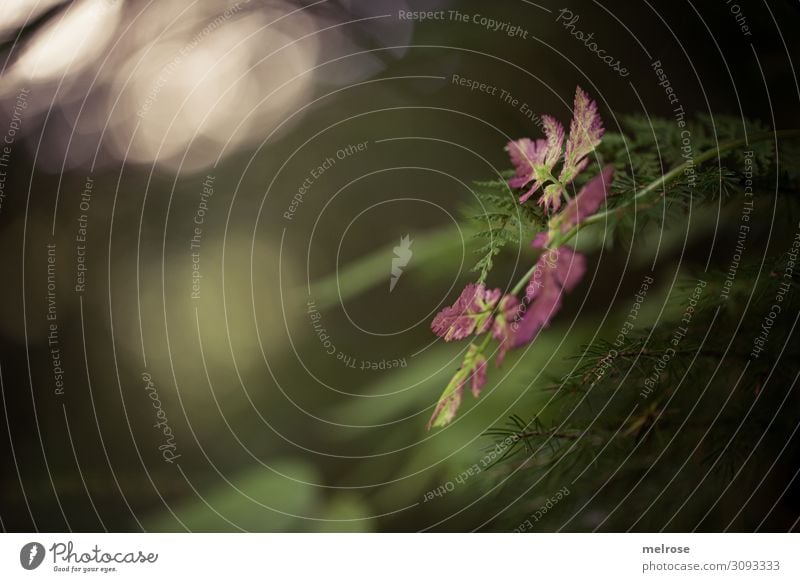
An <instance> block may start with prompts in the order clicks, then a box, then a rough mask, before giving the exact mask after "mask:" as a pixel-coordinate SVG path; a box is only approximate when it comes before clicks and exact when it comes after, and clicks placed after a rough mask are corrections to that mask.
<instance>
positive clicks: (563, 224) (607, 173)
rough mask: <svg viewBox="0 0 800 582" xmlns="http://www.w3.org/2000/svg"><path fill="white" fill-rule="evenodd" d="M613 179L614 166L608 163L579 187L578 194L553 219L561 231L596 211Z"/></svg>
mask: <svg viewBox="0 0 800 582" xmlns="http://www.w3.org/2000/svg"><path fill="white" fill-rule="evenodd" d="M613 179H614V166H610V165H609V166H606V167H605V168H603V171H602V172H600V173H599V174H598V175H597V176H595V177H594V178H592V179H591V180H589V181H588V182H587V183H586V185H585V186H584V187H583V188H581V191H580V192H578V195H577V196H575V198H573V199H572V200H570V201H569V202H568V203H567V205H566V206H565V207H564V210H562V211H561V212H560V213H559V214H558V216H557V217H556V218H555V219H554V221H555V222H556V223H557V224H558V228H559V229H560V230H561V232H567V231H568V230H569V229H570V228H572V227H573V226H575V225H577V224H580V223H582V222H583V221H584V220H586V219H587V218H588V217H590V216H591V215H593V214H594V213H596V212H597V211H598V209H599V208H600V207H601V206H602V205H603V203H604V202H605V201H606V198H607V197H608V189H609V187H610V186H611V181H612V180H613Z"/></svg>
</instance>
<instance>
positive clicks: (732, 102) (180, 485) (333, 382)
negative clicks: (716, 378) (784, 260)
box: [0, 0, 800, 531]
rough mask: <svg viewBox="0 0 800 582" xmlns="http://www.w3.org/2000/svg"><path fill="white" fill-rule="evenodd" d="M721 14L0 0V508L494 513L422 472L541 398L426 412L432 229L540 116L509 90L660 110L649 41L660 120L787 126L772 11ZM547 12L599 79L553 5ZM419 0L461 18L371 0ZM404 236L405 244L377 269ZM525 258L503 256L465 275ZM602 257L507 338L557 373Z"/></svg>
mask: <svg viewBox="0 0 800 582" xmlns="http://www.w3.org/2000/svg"><path fill="white" fill-rule="evenodd" d="M736 6H737V7H739V12H737V13H736V14H734V13H733V12H732V9H731V3H726V2H724V1H719V2H684V1H677V2H672V1H669V2H667V1H658V2H650V3H648V2H635V3H630V2H584V1H578V0H574V1H572V2H570V3H569V5H568V6H564V5H562V4H553V3H552V2H549V1H548V0H542V1H541V2H537V3H532V2H525V1H509V2H492V3H490V2H477V1H476V2H469V1H464V2H462V1H458V2H456V1H453V0H441V1H431V2H425V1H422V0H420V1H418V2H412V1H410V0H409V1H402V0H397V1H389V0H381V1H377V2H368V1H366V0H362V1H358V0H352V1H346V0H330V1H322V2H314V3H311V2H299V1H298V2H278V1H268V0H250V1H246V2H245V1H242V2H238V3H236V2H233V1H232V0H231V1H226V0H202V1H173V0H159V1H158V2H151V1H146V0H82V1H76V2H63V1H59V0H39V1H38V2H37V1H36V0H5V2H4V3H3V7H2V10H1V11H0V43H2V44H0V49H1V50H2V53H1V54H2V62H3V67H2V73H1V74H0V108H1V111H0V134H3V135H4V136H5V143H3V144H0V147H2V146H5V150H3V152H5V156H4V157H3V158H2V161H3V164H2V168H0V171H2V172H3V175H2V176H1V177H0V178H2V179H3V181H2V182H0V186H1V187H2V191H1V192H2V194H3V196H2V205H1V206H0V239H1V242H0V249H2V251H1V252H2V257H3V260H2V263H1V266H0V269H1V271H0V272H1V273H2V279H1V280H2V282H3V285H2V288H0V293H2V301H0V342H2V356H1V357H0V371H1V373H2V402H1V404H2V408H3V415H2V416H0V425H2V427H0V451H2V456H0V462H2V468H0V471H2V489H0V520H2V521H1V525H2V528H3V529H4V530H10V531H20V530H45V531H64V530H78V531H103V530H109V531H139V530H148V531H153V530H157V531H161V530H166V531H183V530H185V529H190V530H200V531H238V530H249V531H387V530H388V531H395V530H420V529H428V528H430V529H446V530H456V531H460V530H470V529H473V528H476V527H482V526H483V524H485V523H486V522H487V521H488V520H490V519H491V518H492V516H494V515H495V514H496V513H497V512H498V511H503V510H504V508H503V507H501V506H500V505H499V503H498V501H497V500H496V499H495V498H494V497H493V495H487V494H486V493H487V491H489V488H490V486H491V478H490V477H486V478H484V476H479V478H478V477H475V478H470V480H469V482H468V483H466V484H465V486H464V487H460V488H458V489H457V490H456V491H453V492H452V493H448V494H447V495H445V496H443V497H441V498H437V499H436V502H424V499H425V494H426V492H428V491H430V490H432V489H436V488H437V487H439V486H440V485H442V484H443V483H445V482H447V481H448V480H451V479H452V478H453V477H454V476H456V475H459V474H460V473H461V472H462V471H464V470H465V469H466V468H469V467H470V466H472V465H473V464H474V463H477V462H478V461H479V459H481V458H482V457H483V455H484V454H485V451H484V447H486V446H487V444H491V443H490V441H487V440H486V439H485V437H484V436H482V434H483V432H484V431H485V430H486V429H487V428H489V427H490V426H492V425H493V424H495V423H497V422H501V421H502V420H503V419H504V418H505V417H506V416H507V415H508V413H509V410H510V408H511V407H513V406H515V405H517V404H519V402H521V401H525V402H527V403H529V405H531V406H535V403H536V402H537V399H540V398H541V396H540V395H539V394H538V393H537V391H536V389H535V388H536V387H535V386H531V385H530V383H529V381H528V380H527V379H526V378H525V376H524V375H523V374H521V373H520V372H518V371H516V370H517V369H516V368H514V367H513V365H510V366H509V367H508V370H506V371H504V372H503V381H502V382H499V383H497V385H496V386H495V387H494V388H493V389H491V390H488V391H486V392H485V393H484V394H483V395H482V396H481V399H480V400H479V401H477V402H476V401H473V399H472V398H471V397H469V398H466V399H465V403H464V405H463V407H462V411H461V417H460V418H459V421H458V422H457V423H455V424H454V425H452V426H451V427H448V428H447V429H446V430H443V431H439V432H436V431H434V432H426V430H425V423H426V422H427V419H428V417H429V415H430V413H431V411H432V406H433V404H434V403H435V401H436V398H437V397H438V395H439V393H440V391H441V389H442V388H443V386H444V385H445V384H446V382H447V380H448V378H449V375H450V374H452V372H453V370H454V368H455V367H456V366H457V364H458V350H459V347H458V346H453V345H443V344H441V342H436V341H433V340H434V339H435V338H434V336H433V335H432V334H431V333H430V330H429V321H430V319H431V318H432V316H433V314H435V312H436V311H437V310H438V309H440V308H441V307H442V306H443V305H445V304H448V303H450V302H451V301H452V299H453V297H454V294H455V293H456V292H457V291H458V289H460V287H461V286H463V284H464V283H466V282H467V281H469V280H470V278H471V277H472V275H471V274H470V273H469V272H468V269H469V267H470V265H471V261H472V260H473V258H472V256H471V248H470V247H471V245H472V244H473V243H472V242H471V241H470V239H469V233H468V232H463V233H461V234H459V231H458V230H457V229H456V226H455V224H454V217H455V218H458V217H459V216H460V214H459V213H460V211H461V208H462V206H463V205H464V203H465V202H468V201H469V199H470V183H471V181H473V180H485V179H492V178H494V177H496V176H497V173H498V172H499V171H502V170H505V169H506V168H507V167H508V166H509V163H508V161H507V158H506V154H505V153H504V151H503V147H504V145H505V144H506V142H507V141H508V140H509V139H511V138H517V137H522V136H531V137H539V136H540V130H539V129H538V127H537V125H536V123H535V120H534V119H531V118H530V117H529V116H528V115H526V113H525V112H526V111H527V110H526V109H525V108H524V107H523V105H528V106H529V110H530V111H533V112H536V113H542V112H549V113H552V114H553V115H555V116H557V117H558V118H559V119H561V120H562V121H563V122H566V121H567V120H568V119H569V116H570V107H571V100H572V95H573V94H574V91H575V86H576V85H581V86H582V87H584V88H585V89H586V90H587V91H589V92H590V93H591V94H592V95H593V96H595V97H596V98H597V100H598V102H599V104H600V110H601V114H602V115H603V118H604V120H605V122H606V126H607V127H608V128H609V130H616V129H618V128H619V123H620V122H619V119H620V116H622V115H626V114H639V115H642V114H646V115H650V116H659V115H663V116H669V115H670V109H671V108H670V106H669V104H668V103H667V101H666V99H665V97H664V93H663V89H662V88H661V87H659V86H658V84H657V79H656V77H655V74H654V73H653V71H652V69H651V63H652V62H653V61H655V60H661V62H662V64H663V66H664V68H665V70H667V71H669V76H670V81H671V83H672V86H673V87H674V89H675V91H676V92H677V93H678V94H679V96H680V100H681V104H682V105H683V106H684V108H685V109H686V111H687V114H688V115H690V116H692V115H698V114H711V113H713V114H715V115H718V114H729V115H733V116H746V117H750V118H755V119H759V120H761V121H762V122H763V123H764V124H765V125H766V126H768V127H797V126H798V123H799V122H800V119H798V117H799V116H798V107H797V105H798V85H797V78H796V71H795V70H794V66H793V60H797V59H798V58H800V51H798V40H797V35H796V34H794V32H793V31H794V28H793V27H794V24H795V23H796V22H797V19H798V16H800V9H798V3H797V2H789V1H785V2H757V1H739V2H738V4H736ZM562 8H567V9H568V10H569V11H571V12H572V13H574V14H576V15H579V17H580V19H579V21H578V22H577V23H576V24H575V29H579V30H583V31H585V32H587V33H588V32H592V33H594V38H595V39H596V41H597V43H598V44H599V45H600V46H602V47H603V48H604V49H605V50H606V51H607V54H609V55H613V56H614V57H615V58H616V59H618V60H619V61H620V62H621V63H622V64H623V65H624V67H626V68H627V70H628V72H629V74H628V75H627V76H625V77H622V76H620V75H618V74H617V73H615V72H614V71H613V70H612V69H611V68H610V67H608V66H607V65H606V64H605V63H603V62H602V61H600V60H599V59H598V58H597V56H596V55H594V54H593V53H591V52H590V51H589V50H588V49H587V48H586V47H585V46H584V44H583V43H581V42H580V41H579V40H577V39H576V38H575V37H574V36H573V35H571V34H570V31H569V30H568V29H566V28H565V27H564V26H563V22H558V18H559V11H560V10H561V9H562ZM418 10H444V11H448V10H457V11H459V13H462V14H467V15H469V20H468V22H462V21H461V20H458V19H450V18H449V17H448V18H446V19H444V20H431V21H423V22H420V21H419V19H416V20H415V19H407V18H403V17H401V16H400V13H401V12H404V11H418ZM445 13H446V14H449V13H447V12H445ZM476 14H479V15H483V16H486V17H487V18H491V19H494V20H495V21H497V22H500V23H508V24H509V26H510V25H514V26H518V27H520V30H521V31H522V32H520V33H519V34H517V35H516V36H509V35H507V34H504V32H503V30H501V29H498V30H497V31H493V30H491V29H487V28H486V27H485V26H482V25H481V24H480V23H475V22H473V21H472V16H473V15H476ZM737 15H740V16H739V19H738V20H737ZM743 26H746V29H745V28H743ZM523 33H524V34H523ZM453 75H458V76H459V77H461V78H467V79H470V80H476V81H479V82H480V83H486V84H487V85H488V86H492V87H497V88H498V89H499V90H498V91H497V92H496V93H495V95H491V94H489V93H487V92H481V91H479V90H474V91H470V90H469V89H468V88H466V87H464V86H460V85H458V84H457V83H454V82H453ZM501 90H505V91H507V92H508V94H509V95H510V98H509V100H504V99H503V98H501V96H500V91H501ZM512 101H513V102H512ZM358 144H361V146H359V145H358ZM3 152H0V153H3ZM326 160H327V161H326ZM301 188H302V192H299V190H300V189H301ZM729 234H730V237H729V238H730V240H731V241H733V240H734V236H733V233H729ZM405 235H409V236H410V238H411V239H413V241H414V242H413V243H412V247H411V248H412V250H413V253H414V255H413V257H412V259H411V261H410V262H409V265H408V267H407V268H406V270H405V272H404V273H403V275H402V277H401V278H400V279H399V280H398V282H397V284H396V287H395V288H394V289H393V290H392V291H391V292H389V280H390V279H389V278H390V268H391V260H392V257H393V254H392V249H393V247H395V246H396V245H398V244H399V241H400V239H401V237H403V236H405ZM462 236H463V238H462ZM726 236H727V235H726V234H725V232H724V229H723V232H722V234H721V235H720V240H718V241H717V242H716V244H720V245H724V244H726V242H725V241H726V238H725V237H726ZM679 242H682V241H679ZM729 242H730V241H729ZM708 244H709V243H708V240H707V239H706V238H704V237H703V236H701V235H698V237H697V238H696V239H694V240H692V241H690V244H689V247H688V251H687V250H684V249H682V247H681V245H680V244H677V243H676V244H674V245H673V246H672V247H670V246H669V245H667V246H665V247H664V248H662V249H661V250H660V256H659V267H658V268H659V269H662V270H663V272H664V273H665V275H664V277H663V278H662V279H663V280H664V281H669V280H670V279H671V277H672V273H673V272H675V271H677V270H679V269H691V268H692V267H693V266H695V265H702V264H704V263H705V262H706V257H705V256H704V255H703V254H702V252H701V250H702V249H705V248H706V247H707V246H708ZM693 245H694V246H693ZM693 249H700V250H698V252H694V251H693ZM532 256H533V255H531V254H530V253H529V251H528V250H527V248H524V249H522V250H521V252H520V253H519V254H518V255H515V254H514V253H511V254H510V255H509V256H506V257H504V258H503V259H502V260H501V268H498V271H497V273H498V275H497V276H496V278H495V279H493V280H492V284H493V285H495V286H506V285H508V284H513V281H515V280H516V279H517V278H518V277H519V276H520V274H521V273H524V272H525V271H526V270H527V268H528V267H529V265H530V260H531V257H532ZM603 261H604V263H603V264H604V266H603V272H604V273H607V277H603V276H601V277H600V278H599V280H596V281H595V282H594V285H593V290H592V293H593V295H592V300H591V301H589V302H586V303H584V304H583V305H582V308H581V309H582V311H581V317H580V318H574V317H570V316H569V314H573V315H574V313H575V310H577V309H578V308H579V307H580V302H578V301H575V302H574V305H573V304H570V305H568V306H567V308H566V309H567V315H565V317H564V318H563V322H564V325H563V327H561V328H559V327H557V326H556V327H553V328H551V330H550V331H549V332H548V333H549V335H548V336H547V337H543V338H542V341H541V342H537V346H536V349H534V350H532V351H531V352H528V353H526V354H525V356H524V357H526V358H534V359H535V358H538V359H539V360H540V361H541V362H543V363H544V362H546V361H553V362H555V364H554V365H555V366H556V369H557V367H558V362H559V361H561V360H560V358H561V357H562V352H563V354H566V353H568V352H569V351H570V350H574V349H575V347H576V346H578V345H580V344H581V342H583V341H585V340H586V338H587V337H588V336H589V335H590V334H592V333H594V332H595V331H596V330H597V329H598V326H599V325H600V324H599V323H598V322H599V321H600V319H601V317H602V315H603V314H604V313H606V311H607V310H608V309H610V308H611V307H613V300H614V297H613V296H612V290H613V289H615V288H616V285H617V283H618V282H619V280H620V279H623V280H624V281H625V286H624V289H625V290H628V291H630V290H635V288H636V287H638V285H639V282H640V280H641V275H640V272H643V271H642V270H643V269H644V268H645V267H644V263H645V261H644V260H642V261H641V264H635V261H634V263H630V262H628V257H627V256H625V255H621V256H619V257H615V256H614V254H613V253H610V254H604V256H603ZM606 278H607V280H606ZM653 309H654V310H657V309H658V306H657V305H655V306H653ZM567 324H569V329H567V327H568V326H567ZM612 328H614V325H610V329H612ZM517 357H519V356H513V357H512V358H511V362H512V363H513V362H514V361H516V360H515V359H514V358H517ZM551 358H552V360H551ZM365 362H366V363H365ZM543 365H544V364H543ZM362 368H364V369H362ZM506 372H508V374H507V375H505V374H506ZM521 399H522V400H521ZM794 470H795V467H794V466H791V465H790V466H785V467H783V468H781V467H779V471H783V473H782V474H786V475H791V474H792V473H793V472H794ZM785 482H786V481H783V482H782V483H784V484H785ZM550 493H551V492H550V491H547V492H544V493H542V492H535V491H534V492H532V493H530V496H532V497H534V498H535V497H536V495H549V494H550ZM591 493H592V492H591V491H589V492H585V495H586V496H588V495H590V494H591ZM775 499H776V497H775V496H774V495H772V496H771V495H770V494H769V492H766V493H765V494H764V500H763V507H756V508H755V509H754V512H755V513H759V512H760V513H765V512H766V510H767V509H768V508H769V507H770V506H772V504H773V503H774V502H775ZM781 502H782V503H789V504H790V506H791V507H796V505H794V504H795V502H796V500H795V498H793V497H792V496H791V495H790V496H789V497H787V498H783V499H782V501H781ZM757 503H758V502H757ZM534 505H535V504H534ZM692 519H693V517H692V516H691V515H687V516H686V517H685V520H681V519H678V520H676V522H674V523H673V524H672V527H678V528H680V527H686V524H692V523H694V522H693V521H692ZM598 521H599V520H598V518H597V516H596V515H594V514H591V512H589V511H587V512H586V515H585V516H581V517H579V518H578V519H576V520H574V521H572V522H571V524H570V525H569V528H570V529H576V530H585V529H592V528H593V527H595V526H596V525H597V523H598ZM695 521H696V520H695ZM768 525H769V524H768ZM604 527H606V528H611V529H613V528H614V527H615V526H614V522H613V521H612V522H608V523H606V524H605V526H604ZM708 527H709V528H710V529H713V528H714V527H715V526H714V524H709V526H708ZM743 527H744V528H745V529H748V528H749V527H750V524H745V525H744V526H743ZM774 527H784V529H785V526H784V525H783V524H780V523H776V524H774Z"/></svg>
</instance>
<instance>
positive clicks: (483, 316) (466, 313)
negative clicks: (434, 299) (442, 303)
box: [431, 283, 501, 342]
mask: <svg viewBox="0 0 800 582" xmlns="http://www.w3.org/2000/svg"><path fill="white" fill-rule="evenodd" d="M500 295H501V291H500V289H486V288H485V287H484V285H483V284H482V283H478V284H475V283H470V284H468V285H467V286H466V287H464V290H463V291H462V292H461V295H460V296H459V297H458V299H456V302H455V303H453V305H452V306H451V307H445V308H444V309H442V310H441V311H440V312H439V313H437V314H436V317H434V318H433V322H431V329H432V330H433V333H435V334H436V335H438V336H439V337H441V338H444V340H445V341H448V342H449V341H450V340H454V339H456V340H459V339H464V338H465V337H467V336H469V335H471V334H472V333H473V332H474V333H476V334H481V333H484V332H485V331H487V330H488V329H489V326H490V325H491V320H492V317H491V316H492V310H493V309H494V306H495V305H497V301H498V300H499V299H500Z"/></svg>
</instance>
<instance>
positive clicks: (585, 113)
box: [558, 87, 605, 186]
mask: <svg viewBox="0 0 800 582" xmlns="http://www.w3.org/2000/svg"><path fill="white" fill-rule="evenodd" d="M604 131H605V130H604V129H603V120H602V119H600V115H599V114H598V113H597V103H596V102H595V101H593V100H592V98H591V97H589V95H588V94H587V93H586V91H584V90H583V89H581V88H580V87H578V88H577V89H576V90H575V105H574V108H573V111H572V123H570V125H569V138H568V139H567V147H566V151H565V152H564V166H563V167H562V168H561V174H560V175H559V176H558V181H559V182H561V184H562V185H564V186H565V185H567V184H568V183H570V182H572V180H574V179H575V176H577V175H578V174H580V173H581V172H582V171H583V169H584V168H585V167H586V164H587V163H588V162H589V160H588V159H587V158H586V156H587V155H589V154H590V153H591V152H592V151H594V148H596V147H597V146H598V145H600V139H601V138H602V137H603V132H604Z"/></svg>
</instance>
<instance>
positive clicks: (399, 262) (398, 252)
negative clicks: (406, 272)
mask: <svg viewBox="0 0 800 582" xmlns="http://www.w3.org/2000/svg"><path fill="white" fill-rule="evenodd" d="M413 242H414V241H413V240H411V237H410V236H409V235H405V236H403V237H400V244H399V245H398V246H396V247H394V249H392V250H394V257H392V277H391V279H389V293H391V292H392V291H394V287H395V285H397V282H398V281H399V280H400V276H401V275H402V274H403V268H404V267H405V266H407V265H408V262H409V261H410V260H411V256H412V255H413V254H414V253H413V251H412V250H411V244H412V243H413Z"/></svg>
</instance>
